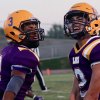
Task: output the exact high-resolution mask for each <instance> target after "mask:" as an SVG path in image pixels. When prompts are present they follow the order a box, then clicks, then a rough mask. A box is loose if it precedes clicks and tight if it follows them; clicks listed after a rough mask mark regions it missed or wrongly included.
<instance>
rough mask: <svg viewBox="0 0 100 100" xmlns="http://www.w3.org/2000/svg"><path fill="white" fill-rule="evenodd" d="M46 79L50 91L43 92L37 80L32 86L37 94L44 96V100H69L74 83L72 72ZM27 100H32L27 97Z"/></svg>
mask: <svg viewBox="0 0 100 100" xmlns="http://www.w3.org/2000/svg"><path fill="white" fill-rule="evenodd" d="M44 78H45V81H46V84H47V86H48V88H49V91H48V92H42V91H41V90H40V87H39V84H38V81H37V80H36V81H35V82H34V84H33V86H32V90H33V91H34V93H35V94H37V95H41V96H43V97H44V100H69V99H68V98H69V93H70V90H71V88H72V83H73V82H72V81H73V74H72V73H71V72H68V73H67V74H60V75H58V74H56V75H49V76H48V75H45V76H44ZM25 100H32V99H31V98H28V97H26V98H25Z"/></svg>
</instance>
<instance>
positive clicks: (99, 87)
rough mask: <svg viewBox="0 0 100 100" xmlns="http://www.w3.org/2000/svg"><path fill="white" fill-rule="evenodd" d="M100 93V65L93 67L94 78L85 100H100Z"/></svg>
mask: <svg viewBox="0 0 100 100" xmlns="http://www.w3.org/2000/svg"><path fill="white" fill-rule="evenodd" d="M99 93H100V63H99V64H95V65H93V66H92V78H91V82H90V86H89V89H88V91H87V94H86V96H85V97H84V100H98V97H99Z"/></svg>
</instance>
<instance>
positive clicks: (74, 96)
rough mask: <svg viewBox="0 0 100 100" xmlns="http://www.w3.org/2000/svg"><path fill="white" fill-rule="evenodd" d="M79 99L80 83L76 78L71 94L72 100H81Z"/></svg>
mask: <svg viewBox="0 0 100 100" xmlns="http://www.w3.org/2000/svg"><path fill="white" fill-rule="evenodd" d="M79 98H80V96H79V87H78V81H77V79H76V78H74V82H73V87H72V91H71V93H70V100H80V99H79Z"/></svg>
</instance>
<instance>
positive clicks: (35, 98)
mask: <svg viewBox="0 0 100 100" xmlns="http://www.w3.org/2000/svg"><path fill="white" fill-rule="evenodd" d="M33 100H44V99H43V97H42V96H37V95H35V96H34V97H33Z"/></svg>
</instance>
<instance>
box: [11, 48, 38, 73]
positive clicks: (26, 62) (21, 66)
mask: <svg viewBox="0 0 100 100" xmlns="http://www.w3.org/2000/svg"><path fill="white" fill-rule="evenodd" d="M11 64H12V66H11V67H12V69H13V68H14V69H16V70H27V71H29V70H30V69H31V70H34V69H36V67H37V65H38V64H39V58H38V56H37V55H36V54H35V53H34V52H32V51H31V50H30V49H26V48H18V51H17V52H15V54H14V55H13V57H12V59H11Z"/></svg>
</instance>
